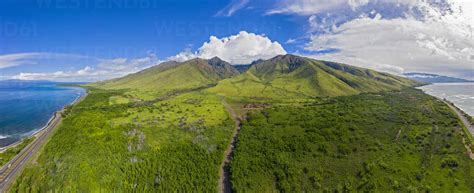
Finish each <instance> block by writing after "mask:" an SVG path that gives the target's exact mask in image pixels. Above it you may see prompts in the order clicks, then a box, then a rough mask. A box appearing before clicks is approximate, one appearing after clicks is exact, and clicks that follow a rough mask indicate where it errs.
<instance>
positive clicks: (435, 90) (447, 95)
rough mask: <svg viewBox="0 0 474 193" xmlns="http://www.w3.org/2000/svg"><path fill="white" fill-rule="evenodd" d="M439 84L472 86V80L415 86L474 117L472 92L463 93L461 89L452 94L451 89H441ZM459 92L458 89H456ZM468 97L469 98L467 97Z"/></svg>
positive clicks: (473, 84) (473, 95)
mask: <svg viewBox="0 0 474 193" xmlns="http://www.w3.org/2000/svg"><path fill="white" fill-rule="evenodd" d="M439 86H443V87H444V86H458V87H465V86H469V88H471V86H472V87H474V82H459V83H431V84H428V85H423V86H418V87H415V88H416V89H420V90H421V91H423V93H425V94H428V95H430V96H433V97H435V98H437V99H439V100H442V101H448V102H449V103H451V104H452V105H454V106H456V108H457V109H459V110H461V111H463V113H464V114H466V115H469V116H471V117H474V112H473V108H471V105H469V104H471V103H472V102H470V100H472V99H473V98H474V93H465V92H463V91H461V92H460V93H456V94H453V91H448V92H447V91H442V90H443V89H444V88H443V87H439ZM458 92H459V91H458ZM466 97H467V98H469V97H470V99H467V98H466Z"/></svg>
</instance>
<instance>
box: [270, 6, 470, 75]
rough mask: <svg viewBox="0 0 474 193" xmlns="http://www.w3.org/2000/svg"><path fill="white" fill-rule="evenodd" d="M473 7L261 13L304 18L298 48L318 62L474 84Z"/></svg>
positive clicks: (288, 9) (334, 8)
mask: <svg viewBox="0 0 474 193" xmlns="http://www.w3.org/2000/svg"><path fill="white" fill-rule="evenodd" d="M473 5H474V2H470V1H462V0H394V1H377V0H335V1H325V0H292V1H289V0H288V1H286V0H283V1H279V3H277V6H276V7H274V8H272V9H269V10H268V12H267V13H269V14H295V15H299V16H301V17H307V21H308V25H309V28H310V29H309V30H308V34H310V35H309V37H308V39H309V42H308V43H306V44H305V47H304V48H305V50H307V51H312V52H313V53H314V54H313V55H312V56H313V57H315V58H318V59H325V60H333V61H339V62H345V63H349V64H354V65H358V66H362V67H369V68H374V69H377V70H382V71H388V72H392V73H401V72H403V71H421V72H431V73H439V74H445V75H451V76H460V77H464V78H469V79H474V77H473V71H474V65H473V64H474V60H473V59H474V39H473V27H474V18H473V17H474V10H473ZM327 50H333V51H330V52H325V51H327Z"/></svg>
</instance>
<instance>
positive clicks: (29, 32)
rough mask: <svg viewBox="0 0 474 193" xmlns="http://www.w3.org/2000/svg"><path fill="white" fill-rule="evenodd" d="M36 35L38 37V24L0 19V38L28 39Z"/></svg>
mask: <svg viewBox="0 0 474 193" xmlns="http://www.w3.org/2000/svg"><path fill="white" fill-rule="evenodd" d="M34 35H36V24H35V23H34V22H31V21H21V22H11V21H4V20H2V19H1V18H0V37H28V36H34Z"/></svg>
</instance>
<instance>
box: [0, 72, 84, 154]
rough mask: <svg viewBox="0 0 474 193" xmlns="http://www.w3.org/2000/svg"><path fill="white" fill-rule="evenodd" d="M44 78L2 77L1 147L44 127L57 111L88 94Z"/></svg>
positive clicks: (0, 85)
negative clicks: (14, 79) (18, 78)
mask: <svg viewBox="0 0 474 193" xmlns="http://www.w3.org/2000/svg"><path fill="white" fill-rule="evenodd" d="M58 84H59V83H53V82H45V81H42V82H40V81H0V147H4V146H7V145H9V144H12V143H15V142H17V141H19V140H20V139H21V138H23V137H25V136H29V135H31V134H33V133H35V132H36V131H38V130H39V129H41V128H43V127H44V126H45V125H46V124H47V122H48V121H49V119H50V118H51V117H52V116H53V114H54V112H56V111H58V110H60V109H62V108H63V107H64V106H66V105H68V104H71V103H72V102H74V100H76V99H78V98H79V97H80V96H82V95H84V94H85V90H84V89H82V88H78V87H65V86H58Z"/></svg>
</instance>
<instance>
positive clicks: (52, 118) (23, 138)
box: [0, 89, 88, 153]
mask: <svg viewBox="0 0 474 193" xmlns="http://www.w3.org/2000/svg"><path fill="white" fill-rule="evenodd" d="M87 95H88V92H87V89H85V92H84V94H83V95H81V96H78V97H76V99H74V100H73V101H72V102H71V103H69V104H66V105H64V107H63V108H61V109H60V110H58V111H55V112H54V113H53V115H52V116H51V117H50V118H49V120H48V122H46V124H45V125H44V126H43V127H41V128H40V129H37V130H33V131H32V132H28V133H27V134H26V135H25V136H24V137H22V138H21V139H20V140H18V141H17V142H15V143H12V144H9V145H7V146H4V147H0V153H3V152H5V151H7V150H8V149H10V148H13V147H16V146H18V145H20V144H21V143H23V142H24V141H25V140H26V139H30V138H32V137H37V136H38V135H39V133H41V132H42V131H44V130H45V129H46V128H47V127H49V126H50V125H51V123H52V122H53V120H54V119H55V118H56V116H58V114H59V116H61V115H60V113H62V112H63V111H64V109H65V108H66V107H67V106H74V105H76V104H77V103H79V102H80V101H82V100H83V99H84V98H85V97H86V96H87Z"/></svg>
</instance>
